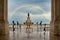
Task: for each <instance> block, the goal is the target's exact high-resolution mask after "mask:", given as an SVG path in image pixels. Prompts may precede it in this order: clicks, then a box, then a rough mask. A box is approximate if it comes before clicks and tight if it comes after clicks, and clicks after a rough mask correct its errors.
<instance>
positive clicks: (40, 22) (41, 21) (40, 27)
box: [40, 21, 42, 31]
mask: <svg viewBox="0 0 60 40" xmlns="http://www.w3.org/2000/svg"><path fill="white" fill-rule="evenodd" d="M41 27H42V21H41V22H40V31H41Z"/></svg>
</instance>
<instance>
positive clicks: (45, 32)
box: [43, 24, 46, 40]
mask: <svg viewBox="0 0 60 40" xmlns="http://www.w3.org/2000/svg"><path fill="white" fill-rule="evenodd" d="M44 26H45V27H44V29H43V30H44V40H45V33H46V24H44Z"/></svg>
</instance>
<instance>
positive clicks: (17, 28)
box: [17, 21, 19, 29]
mask: <svg viewBox="0 0 60 40" xmlns="http://www.w3.org/2000/svg"><path fill="white" fill-rule="evenodd" d="M18 25H19V22H18V21H17V29H18Z"/></svg>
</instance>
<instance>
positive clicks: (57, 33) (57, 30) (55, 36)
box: [50, 0, 60, 40]
mask: <svg viewBox="0 0 60 40" xmlns="http://www.w3.org/2000/svg"><path fill="white" fill-rule="evenodd" d="M50 40H60V0H52V22H51V28H50Z"/></svg>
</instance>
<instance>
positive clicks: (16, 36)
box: [9, 29, 50, 40]
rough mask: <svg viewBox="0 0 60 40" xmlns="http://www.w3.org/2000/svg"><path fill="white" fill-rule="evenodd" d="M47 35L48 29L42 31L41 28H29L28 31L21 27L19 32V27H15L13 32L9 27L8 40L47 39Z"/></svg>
mask: <svg viewBox="0 0 60 40" xmlns="http://www.w3.org/2000/svg"><path fill="white" fill-rule="evenodd" d="M49 35H50V32H49V30H47V31H46V32H44V31H43V30H41V31H40V30H39V31H37V29H34V30H33V31H32V30H31V29H29V30H28V31H26V29H22V30H21V32H20V29H16V30H15V31H14V32H13V31H12V29H10V32H9V40H49V38H50V36H49Z"/></svg>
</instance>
